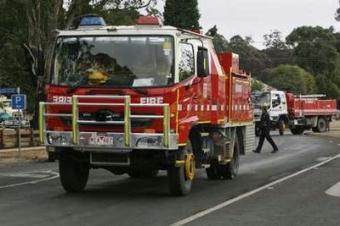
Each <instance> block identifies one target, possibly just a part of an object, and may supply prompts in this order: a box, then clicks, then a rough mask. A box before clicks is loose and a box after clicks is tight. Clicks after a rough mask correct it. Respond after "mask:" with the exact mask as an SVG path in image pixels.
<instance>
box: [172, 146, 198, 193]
mask: <svg viewBox="0 0 340 226" xmlns="http://www.w3.org/2000/svg"><path fill="white" fill-rule="evenodd" d="M179 152H180V153H179V156H178V157H177V160H179V161H184V164H182V165H181V166H170V167H169V168H168V180H169V188H170V192H171V194H172V195H175V196H185V195H187V194H189V193H190V191H191V187H192V181H193V179H194V177H195V158H194V155H193V154H192V148H191V143H190V142H188V144H187V146H186V147H185V148H183V149H180V150H179Z"/></svg>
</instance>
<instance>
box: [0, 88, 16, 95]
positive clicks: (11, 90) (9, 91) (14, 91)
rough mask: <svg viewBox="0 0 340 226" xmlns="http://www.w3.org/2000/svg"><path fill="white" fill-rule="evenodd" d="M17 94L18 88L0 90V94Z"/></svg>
mask: <svg viewBox="0 0 340 226" xmlns="http://www.w3.org/2000/svg"><path fill="white" fill-rule="evenodd" d="M19 92H20V91H19V88H0V94H16V93H19Z"/></svg>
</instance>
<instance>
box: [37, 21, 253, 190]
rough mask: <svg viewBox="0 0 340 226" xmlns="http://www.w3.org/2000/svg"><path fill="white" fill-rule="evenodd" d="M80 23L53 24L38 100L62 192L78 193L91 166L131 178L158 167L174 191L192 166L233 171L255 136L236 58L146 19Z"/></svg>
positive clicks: (204, 39)
mask: <svg viewBox="0 0 340 226" xmlns="http://www.w3.org/2000/svg"><path fill="white" fill-rule="evenodd" d="M84 20H85V21H82V23H81V24H80V26H79V28H78V29H76V30H65V31H59V34H58V37H57V40H56V45H55V49H54V55H53V60H52V65H51V75H50V77H51V78H50V82H49V84H48V85H47V86H46V94H47V100H46V102H42V103H40V117H39V120H40V139H41V142H42V143H44V144H45V145H47V146H49V147H54V148H55V151H56V153H57V155H58V159H59V170H60V180H61V184H62V186H63V187H64V189H65V190H66V191H67V192H78V191H81V190H83V189H84V188H85V186H86V183H87V179H88V175H89V169H96V168H103V169H107V170H109V171H111V172H112V173H114V174H123V173H128V174H129V175H130V176H131V177H150V176H154V175H156V174H157V172H158V170H166V171H167V175H168V179H169V188H170V192H171V193H172V194H174V195H186V194H188V193H189V192H190V190H191V185H192V181H193V179H194V177H195V169H196V168H206V172H207V176H208V178H210V179H221V178H226V179H232V178H234V177H235V176H236V175H237V172H238V167H239V157H240V155H244V154H245V153H246V152H247V151H249V150H251V149H253V146H254V141H255V138H254V137H255V136H254V125H253V112H252V109H251V103H250V76H249V75H248V74H246V73H244V72H242V71H241V70H240V69H239V67H238V65H239V62H238V61H239V60H238V56H237V55H236V54H233V53H221V54H219V55H217V54H216V53H215V50H214V47H213V44H212V39H211V38H210V37H208V36H204V35H201V34H198V33H195V32H191V31H187V30H182V29H178V28H175V27H171V26H163V25H162V24H161V23H160V22H159V20H158V19H157V18H154V17H140V18H139V19H138V20H137V24H136V25H135V26H106V25H104V24H103V23H101V21H102V19H100V18H96V17H91V18H88V17H87V18H85V19H84ZM89 23H90V24H89Z"/></svg>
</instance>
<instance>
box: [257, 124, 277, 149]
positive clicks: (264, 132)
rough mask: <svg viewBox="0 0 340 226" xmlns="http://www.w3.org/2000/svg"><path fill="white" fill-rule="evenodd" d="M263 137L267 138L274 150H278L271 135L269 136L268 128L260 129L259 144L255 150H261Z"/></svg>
mask: <svg viewBox="0 0 340 226" xmlns="http://www.w3.org/2000/svg"><path fill="white" fill-rule="evenodd" d="M264 139H267V141H268V142H269V143H270V144H271V145H272V147H273V149H274V150H278V148H277V146H276V144H275V142H274V141H273V139H272V137H271V136H270V132H269V130H268V129H261V132H260V141H259V145H257V148H256V151H257V152H260V151H261V149H262V146H263V142H264Z"/></svg>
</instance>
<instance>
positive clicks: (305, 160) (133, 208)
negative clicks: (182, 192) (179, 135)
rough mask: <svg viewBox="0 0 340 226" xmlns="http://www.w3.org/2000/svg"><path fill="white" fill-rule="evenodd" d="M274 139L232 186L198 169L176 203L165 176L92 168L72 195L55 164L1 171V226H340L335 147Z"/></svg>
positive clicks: (247, 160) (244, 165) (246, 161)
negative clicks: (273, 146) (82, 188)
mask: <svg viewBox="0 0 340 226" xmlns="http://www.w3.org/2000/svg"><path fill="white" fill-rule="evenodd" d="M274 139H275V141H276V142H277V143H278V146H279V148H280V152H279V153H277V154H271V153H270V147H269V146H267V145H266V146H264V150H263V153H261V154H260V155H257V154H254V153H249V154H248V155H247V156H245V157H243V158H242V161H241V168H240V175H239V177H237V179H236V180H234V181H222V180H221V181H209V180H208V179H207V177H206V175H205V172H204V171H200V172H199V173H198V176H197V179H196V181H195V183H194V187H193V191H192V193H191V194H190V195H189V196H187V197H179V198H178V197H171V196H169V194H168V190H167V181H166V177H165V174H164V173H163V174H161V175H160V176H158V177H156V178H153V179H148V180H141V179H129V178H128V177H127V176H114V175H112V174H111V173H109V172H106V171H104V170H92V171H91V174H90V180H89V183H88V186H87V189H86V191H84V192H83V193H80V194H72V195H70V194H66V193H65V192H64V191H63V189H62V188H61V186H60V184H59V180H58V179H57V178H56V177H57V172H58V170H57V164H56V163H43V162H40V163H29V164H27V163H25V164H19V165H14V166H11V167H8V166H6V167H4V166H1V165H0V225H6V226H7V225H170V224H174V223H176V222H177V223H181V220H183V219H184V220H188V219H189V220H188V222H189V223H188V224H189V225H261V226H262V225H275V224H276V225H336V226H338V225H340V214H339V210H340V197H337V196H336V195H337V191H338V190H339V189H340V188H339V186H336V184H337V183H338V182H339V181H340V174H339V172H340V158H335V159H333V160H332V161H329V162H328V163H324V161H325V160H327V159H328V158H329V157H331V156H337V155H339V154H340V145H339V144H340V141H336V140H331V139H328V138H318V137H312V136H291V135H285V136H282V137H280V136H274ZM315 164H322V165H320V166H316V167H312V168H310V170H306V172H300V174H299V173H298V174H297V175H296V176H294V177H291V175H292V174H293V173H296V172H299V171H301V170H304V169H306V168H308V167H311V166H314V165H315ZM290 177H291V178H290ZM281 178H284V179H285V178H286V179H287V180H284V179H282V181H281V182H280V183H278V182H277V180H278V179H281ZM275 181H276V182H277V183H276V182H275ZM271 182H274V184H273V185H270V184H269V185H268V183H271ZM332 186H334V187H333V188H332ZM254 189H255V190H254ZM329 189H330V190H329ZM326 190H328V191H327V192H328V193H329V194H326V193H325V192H326ZM223 205H225V206H224V207H223ZM222 207H223V208H222ZM201 211H206V212H208V213H207V214H204V212H203V213H202V212H201ZM195 214H196V215H195ZM197 214H198V215H197ZM200 214H201V215H200ZM197 216H200V217H197ZM188 217H192V218H188ZM182 222H183V221H182Z"/></svg>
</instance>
